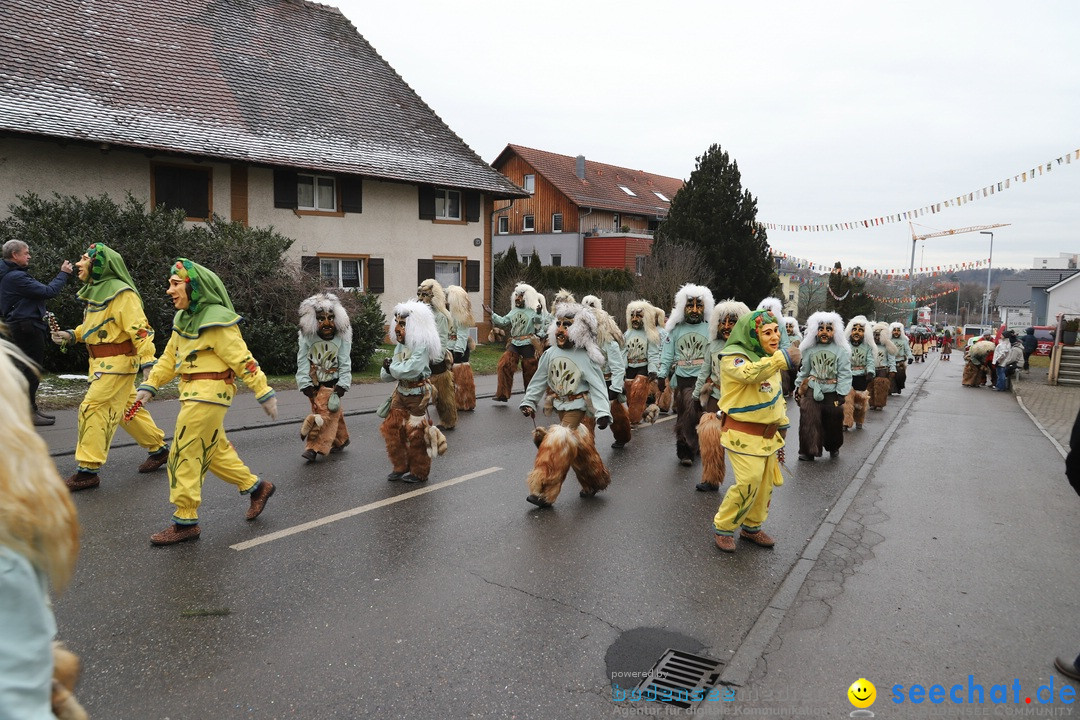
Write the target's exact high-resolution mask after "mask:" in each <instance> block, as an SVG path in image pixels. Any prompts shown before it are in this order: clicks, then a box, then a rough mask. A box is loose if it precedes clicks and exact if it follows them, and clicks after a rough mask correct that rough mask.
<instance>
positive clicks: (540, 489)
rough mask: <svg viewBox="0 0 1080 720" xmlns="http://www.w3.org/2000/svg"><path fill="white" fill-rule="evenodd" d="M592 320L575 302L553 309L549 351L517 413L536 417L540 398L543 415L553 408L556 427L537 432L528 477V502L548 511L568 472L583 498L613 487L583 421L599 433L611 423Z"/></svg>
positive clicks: (601, 364)
mask: <svg viewBox="0 0 1080 720" xmlns="http://www.w3.org/2000/svg"><path fill="white" fill-rule="evenodd" d="M596 331H597V323H596V316H595V315H593V312H592V310H591V309H589V308H587V307H585V306H583V305H578V304H576V303H563V304H560V305H556V306H555V321H554V322H553V323H552V324H551V327H550V328H549V329H548V339H549V342H550V347H549V348H548V350H547V352H545V353H544V354H543V355H542V356H541V357H540V365H539V367H538V368H537V372H536V375H535V376H533V379H532V382H531V383H529V387H528V388H526V390H525V398H524V399H523V400H522V401H521V413H522V414H523V415H525V416H526V417H531V418H535V417H536V409H537V407H538V403H539V402H540V401H541V398H545V411H547V409H548V408H550V409H553V410H554V411H555V412H556V413H558V416H559V424H558V425H551V426H549V427H547V428H537V429H536V431H535V432H534V434H533V439H534V441H535V442H536V445H537V452H536V462H535V464H534V465H533V469H532V472H530V473H529V478H528V484H529V495H528V497H527V498H525V499H526V500H527V501H529V502H530V503H532V504H533V505H536V506H537V507H542V508H544V507H551V504H552V503H554V502H555V499H556V498H557V497H559V492H560V491H561V490H562V484H563V481H564V480H565V479H566V473H567V471H568V470H569V469H570V468H571V467H572V468H574V474H575V475H577V479H578V482H579V483H581V491H580V493H579V494H580V496H581V497H592V496H593V495H595V494H596V493H597V492H599V491H600V490H603V489H605V488H606V487H607V486H608V485H609V484H610V483H611V475H610V474H609V473H608V469H607V468H606V467H605V466H604V461H603V460H601V459H600V455H599V453H597V452H596V440H595V438H594V436H593V433H591V432H590V431H589V428H588V427H587V426H586V424H585V423H584V422H583V421H584V419H585V416H586V414H587V413H588V412H589V411H590V407H591V411H592V413H593V414H594V415H595V417H596V426H597V427H598V428H599V429H601V430H603V429H604V428H606V427H607V426H608V423H609V422H610V421H611V412H610V410H609V406H608V393H607V383H606V382H605V381H604V376H603V375H602V374H601V373H600V368H601V367H602V366H603V363H604V355H603V353H602V352H600V348H599V346H598V345H597V341H596Z"/></svg>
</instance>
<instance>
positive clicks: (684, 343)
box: [675, 332, 705, 362]
mask: <svg viewBox="0 0 1080 720" xmlns="http://www.w3.org/2000/svg"><path fill="white" fill-rule="evenodd" d="M675 350H676V352H677V353H678V356H679V360H680V361H683V362H690V361H691V360H700V359H702V358H704V357H705V336H704V335H702V334H700V333H696V332H690V333H686V334H685V335H683V336H682V337H680V338H679V341H678V342H677V343H676V344H675Z"/></svg>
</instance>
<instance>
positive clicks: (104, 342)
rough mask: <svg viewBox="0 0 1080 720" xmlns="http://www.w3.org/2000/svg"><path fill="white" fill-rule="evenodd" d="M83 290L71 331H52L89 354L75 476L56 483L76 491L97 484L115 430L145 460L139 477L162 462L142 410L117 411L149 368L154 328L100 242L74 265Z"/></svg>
mask: <svg viewBox="0 0 1080 720" xmlns="http://www.w3.org/2000/svg"><path fill="white" fill-rule="evenodd" d="M75 267H76V272H77V273H78V276H79V280H81V281H82V282H83V286H82V287H81V288H80V289H79V299H80V300H81V301H82V302H83V304H84V305H85V306H86V307H85V309H84V310H83V321H82V324H81V325H79V326H78V327H77V328H75V329H73V330H56V331H53V332H52V334H51V337H52V340H53V342H55V343H57V344H58V345H61V346H64V345H66V344H67V343H69V342H81V343H86V350H87V352H88V353H89V354H90V371H89V374H88V376H87V377H88V380H89V382H90V387H89V389H87V391H86V397H84V398H83V401H82V403H81V404H80V405H79V433H78V440H77V441H76V445H75V462H76V463H77V467H76V470H75V473H74V474H72V475H71V476H70V477H68V478H66V479H65V480H64V484H66V485H67V487H68V490H70V491H72V492H77V491H79V490H87V489H89V488H95V487H97V486H98V485H99V484H100V483H101V478H100V477H99V471H100V470H101V466H102V465H104V464H105V460H106V459H107V458H108V457H109V446H110V445H111V444H112V440H113V435H114V434H115V433H116V428H117V427H122V428H124V430H126V431H127V433H128V434H129V435H131V437H132V438H134V439H135V442H137V443H138V444H139V445H140V446H141V447H142V448H143V449H144V450H146V451H147V452H148V453H150V454H149V456H148V457H147V458H146V460H144V461H143V463H142V464H141V465H140V466H139V472H141V473H149V472H153V471H154V470H157V469H158V468H160V467H161V466H162V465H164V464H165V463H166V462H167V461H168V459H169V445H168V444H167V443H166V442H165V431H164V430H162V429H161V428H159V427H158V426H157V423H155V422H154V418H152V417H151V416H150V413H149V412H147V411H146V409H145V408H140V409H139V410H138V411H137V412H136V413H135V414H134V416H132V417H131V418H130V419H125V417H124V413H125V411H126V410H127V409H128V408H129V407H131V406H132V405H133V404H134V403H135V376H136V374H137V373H138V372H139V370H140V369H149V368H150V367H152V366H153V364H154V354H155V350H154V329H153V328H152V327H151V326H150V322H149V321H148V320H147V319H146V313H145V312H144V311H143V302H142V297H140V295H139V291H138V290H136V289H135V286H134V283H133V281H132V279H131V275H130V274H129V273H128V269H127V265H126V264H125V263H124V258H123V257H121V255H120V253H118V252H116V251H115V250H113V249H112V248H110V247H108V246H107V245H105V244H104V243H93V244H92V245H90V247H88V248H87V249H86V252H85V253H83V255H82V258H81V259H80V260H79V261H78V262H77V263H75Z"/></svg>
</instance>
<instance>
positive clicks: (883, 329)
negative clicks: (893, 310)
mask: <svg viewBox="0 0 1080 720" xmlns="http://www.w3.org/2000/svg"><path fill="white" fill-rule="evenodd" d="M879 332H880V333H881V342H877V337H875V338H874V341H875V343H876V344H877V345H879V346H881V345H884V346H885V350H887V351H888V353H889V354H890V355H895V354H896V353H898V352H900V348H898V347H896V343H894V342H893V341H892V335H891V334H890V331H889V324H888V323H884V322H879V323H875V324H874V333H873V334H874V335H875V336H876V335H877V334H878V333H879Z"/></svg>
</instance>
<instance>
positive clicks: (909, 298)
mask: <svg viewBox="0 0 1080 720" xmlns="http://www.w3.org/2000/svg"><path fill="white" fill-rule="evenodd" d="M958 289H959V286H955V287H952V288H949V289H948V290H942V291H941V292H936V293H930V294H928V295H904V296H901V297H883V296H880V295H874V294H873V293H863V294H864V295H866V297H868V298H870V299H871V300H873V301H874V302H879V303H884V304H885V305H911V304H912V303H915V304H918V303H921V302H925V301H927V300H934V299H936V298H939V297H945V296H946V295H951V294H952V293H954V292H956V291H957V290H958Z"/></svg>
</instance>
